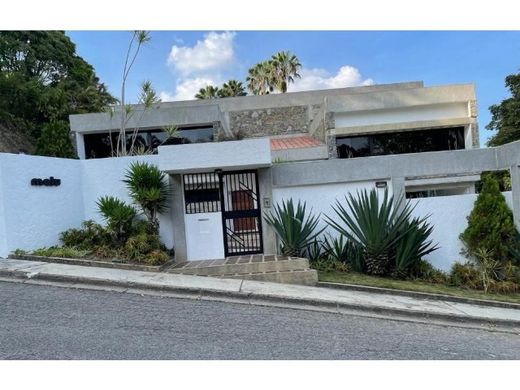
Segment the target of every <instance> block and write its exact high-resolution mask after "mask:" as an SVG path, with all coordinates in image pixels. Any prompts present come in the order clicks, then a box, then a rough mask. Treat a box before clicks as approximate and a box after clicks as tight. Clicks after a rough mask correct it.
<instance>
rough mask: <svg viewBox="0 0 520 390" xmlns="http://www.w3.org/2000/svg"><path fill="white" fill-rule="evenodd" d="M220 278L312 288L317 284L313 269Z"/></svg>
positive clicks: (315, 272)
mask: <svg viewBox="0 0 520 390" xmlns="http://www.w3.org/2000/svg"><path fill="white" fill-rule="evenodd" d="M220 277H221V278H226V279H246V280H257V281H263V282H275V283H286V284H300V285H305V286H314V285H316V283H318V272H317V271H316V270H314V269H306V270H299V271H283V272H266V273H251V274H241V275H223V276H220Z"/></svg>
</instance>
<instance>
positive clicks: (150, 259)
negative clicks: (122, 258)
mask: <svg viewBox="0 0 520 390" xmlns="http://www.w3.org/2000/svg"><path fill="white" fill-rule="evenodd" d="M168 260H170V255H169V254H168V253H167V252H165V251H163V250H160V249H156V250H153V251H152V252H150V253H149V254H148V255H146V257H145V258H144V262H145V263H146V264H148V265H163V264H164V263H166V262H167V261H168Z"/></svg>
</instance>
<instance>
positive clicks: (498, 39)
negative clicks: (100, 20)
mask: <svg viewBox="0 0 520 390" xmlns="http://www.w3.org/2000/svg"><path fill="white" fill-rule="evenodd" d="M67 35H68V36H69V37H70V38H71V39H72V41H73V42H74V43H75V44H76V49H77V52H78V54H79V55H80V56H82V57H83V58H84V59H85V60H86V61H88V62H89V63H90V64H92V65H93V66H94V68H95V70H96V73H97V75H98V77H99V78H100V79H101V81H102V82H104V83H105V84H106V85H107V86H108V89H109V91H110V92H111V93H112V94H113V95H114V96H116V97H119V96H120V89H121V77H122V70H123V65H124V58H125V55H126V50H127V48H128V44H129V42H130V38H131V32H127V31H67ZM150 35H151V40H150V42H148V43H147V44H146V45H145V46H143V47H142V49H141V52H140V53H139V56H138V58H137V59H136V62H135V65H134V67H133V68H132V71H131V74H130V76H129V78H128V81H127V94H126V96H127V100H130V102H136V101H137V96H138V91H139V86H140V84H141V83H142V82H143V81H145V80H149V81H151V82H152V85H153V86H154V88H155V90H156V91H157V92H158V93H159V94H160V96H161V98H162V100H163V101H173V100H187V99H193V98H194V95H195V93H196V92H197V91H198V90H199V89H200V88H202V87H204V86H205V85H207V84H212V85H221V84H222V83H223V82H225V81H227V80H229V79H237V80H239V81H245V78H246V75H247V70H248V69H249V68H250V67H251V66H252V65H254V64H256V63H257V62H259V61H262V60H266V59H268V58H269V57H270V56H271V55H272V54H274V53H276V52H278V51H281V50H289V51H291V52H292V53H294V54H296V56H297V57H298V58H299V60H300V62H301V63H302V69H301V72H300V74H301V76H302V77H301V79H300V80H297V81H296V82H295V83H294V84H293V85H291V86H290V88H289V92H290V91H299V90H311V89H324V88H339V87H349V86H359V85H371V84H385V83H394V82H405V81H419V80H422V81H423V82H424V84H425V86H434V85H442V84H451V83H474V84H475V88H476V92H477V104H478V110H479V111H478V116H479V127H480V141H481V145H482V146H484V144H485V141H486V140H487V139H488V138H489V136H490V135H492V133H491V132H489V131H487V130H486V129H485V126H486V125H487V124H488V123H489V120H490V115H489V110H488V108H489V106H490V105H492V104H496V103H499V102H500V101H501V100H502V99H504V98H507V97H508V96H509V93H508V91H507V89H506V88H505V85H504V79H505V77H506V76H507V75H509V74H512V73H517V72H519V71H520V32H516V31H509V32H500V31H495V32H484V31H152V32H151V33H150Z"/></svg>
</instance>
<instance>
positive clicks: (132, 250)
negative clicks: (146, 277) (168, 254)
mask: <svg viewBox="0 0 520 390" xmlns="http://www.w3.org/2000/svg"><path fill="white" fill-rule="evenodd" d="M162 249H163V246H162V244H161V240H160V239H159V236H158V235H157V234H148V233H140V234H137V235H135V236H132V237H130V238H128V240H127V241H126V243H125V246H124V253H125V255H127V256H128V257H129V258H130V259H133V260H138V259H141V258H143V257H144V256H146V255H148V254H149V253H151V252H153V251H155V250H162Z"/></svg>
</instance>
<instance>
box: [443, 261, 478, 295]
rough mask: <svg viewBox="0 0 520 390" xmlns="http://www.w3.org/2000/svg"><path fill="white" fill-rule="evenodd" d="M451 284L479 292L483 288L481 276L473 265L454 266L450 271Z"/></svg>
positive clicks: (458, 264)
mask: <svg viewBox="0 0 520 390" xmlns="http://www.w3.org/2000/svg"><path fill="white" fill-rule="evenodd" d="M449 283H450V284H451V285H452V286H457V287H467V288H472V289H477V290H480V289H481V288H482V283H481V279H480V274H479V272H478V270H477V268H476V267H475V265H474V264H472V263H465V264H460V263H455V264H453V266H452V267H451V271H450V279H449Z"/></svg>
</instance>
